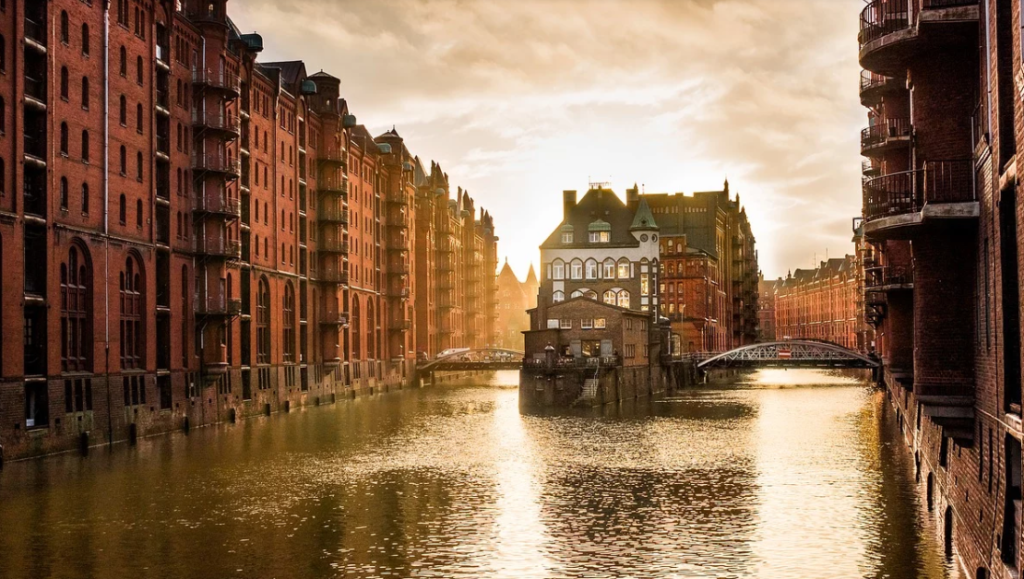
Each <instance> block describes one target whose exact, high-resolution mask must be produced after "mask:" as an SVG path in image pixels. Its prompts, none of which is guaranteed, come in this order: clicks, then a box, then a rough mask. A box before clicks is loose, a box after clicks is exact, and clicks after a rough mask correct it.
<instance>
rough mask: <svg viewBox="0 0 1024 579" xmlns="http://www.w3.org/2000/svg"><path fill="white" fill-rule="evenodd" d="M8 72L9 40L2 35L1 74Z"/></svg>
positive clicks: (0, 42) (0, 50)
mask: <svg viewBox="0 0 1024 579" xmlns="http://www.w3.org/2000/svg"><path fill="white" fill-rule="evenodd" d="M6 71H7V40H5V39H4V35H3V34H0V72H6Z"/></svg>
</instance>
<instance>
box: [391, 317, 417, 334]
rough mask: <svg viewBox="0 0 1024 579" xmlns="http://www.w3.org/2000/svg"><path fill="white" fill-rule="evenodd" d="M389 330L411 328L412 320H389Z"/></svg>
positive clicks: (400, 330)
mask: <svg viewBox="0 0 1024 579" xmlns="http://www.w3.org/2000/svg"><path fill="white" fill-rule="evenodd" d="M390 327H391V330H393V331H398V332H405V331H408V330H411V329H412V320H391V324H390Z"/></svg>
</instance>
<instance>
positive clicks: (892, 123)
mask: <svg viewBox="0 0 1024 579" xmlns="http://www.w3.org/2000/svg"><path fill="white" fill-rule="evenodd" d="M912 132H913V125H911V124H910V119H908V118H896V119H879V120H878V122H876V123H875V124H874V125H871V126H870V127H868V128H866V129H864V130H863V131H861V133H860V154H861V155H864V156H865V157H879V156H882V155H885V154H886V153H888V152H890V151H892V150H893V149H895V148H897V147H908V148H909V147H910V135H911V133H912Z"/></svg>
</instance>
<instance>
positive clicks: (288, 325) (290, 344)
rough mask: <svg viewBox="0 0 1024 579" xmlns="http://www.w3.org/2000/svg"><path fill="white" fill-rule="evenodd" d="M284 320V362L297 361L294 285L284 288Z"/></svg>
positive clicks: (282, 315) (282, 316)
mask: <svg viewBox="0 0 1024 579" xmlns="http://www.w3.org/2000/svg"><path fill="white" fill-rule="evenodd" d="M281 318H282V324H281V325H282V327H283V333H282V339H283V340H284V344H283V350H284V361H285V362H294V361H295V290H294V289H292V284H291V283H287V284H285V286H284V303H283V307H282V309H281Z"/></svg>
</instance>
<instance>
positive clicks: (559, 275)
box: [551, 259, 565, 279]
mask: <svg viewBox="0 0 1024 579" xmlns="http://www.w3.org/2000/svg"><path fill="white" fill-rule="evenodd" d="M551 279H565V263H563V262H562V260H560V259H556V260H555V262H554V263H552V264H551Z"/></svg>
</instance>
